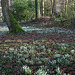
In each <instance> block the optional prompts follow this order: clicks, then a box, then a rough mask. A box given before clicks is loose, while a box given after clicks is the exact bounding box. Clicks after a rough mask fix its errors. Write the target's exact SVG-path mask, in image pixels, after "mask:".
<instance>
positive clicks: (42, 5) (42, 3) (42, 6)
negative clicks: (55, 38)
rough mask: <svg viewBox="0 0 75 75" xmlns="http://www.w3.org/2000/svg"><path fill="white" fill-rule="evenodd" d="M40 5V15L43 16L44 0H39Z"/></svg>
mask: <svg viewBox="0 0 75 75" xmlns="http://www.w3.org/2000/svg"><path fill="white" fill-rule="evenodd" d="M40 7H41V10H40V11H41V16H44V0H41V3H40Z"/></svg>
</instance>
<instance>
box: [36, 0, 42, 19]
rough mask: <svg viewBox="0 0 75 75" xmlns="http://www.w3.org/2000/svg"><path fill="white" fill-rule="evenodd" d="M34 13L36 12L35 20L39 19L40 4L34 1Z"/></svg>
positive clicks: (37, 0)
mask: <svg viewBox="0 0 75 75" xmlns="http://www.w3.org/2000/svg"><path fill="white" fill-rule="evenodd" d="M35 11H36V18H40V17H41V15H40V4H39V0H35Z"/></svg>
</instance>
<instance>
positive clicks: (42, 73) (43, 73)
mask: <svg viewBox="0 0 75 75" xmlns="http://www.w3.org/2000/svg"><path fill="white" fill-rule="evenodd" d="M36 74H37V75H47V72H45V71H44V70H42V69H39V70H38V71H37V72H36Z"/></svg>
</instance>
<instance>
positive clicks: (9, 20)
mask: <svg viewBox="0 0 75 75" xmlns="http://www.w3.org/2000/svg"><path fill="white" fill-rule="evenodd" d="M1 6H2V13H3V16H4V20H5V22H6V24H7V26H8V28H9V31H10V32H14V33H17V32H24V30H23V29H22V28H21V26H20V25H19V24H18V23H17V21H16V20H15V19H14V17H13V16H12V14H11V12H10V10H9V1H8V0H1Z"/></svg>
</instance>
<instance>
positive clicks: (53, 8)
mask: <svg viewBox="0 0 75 75" xmlns="http://www.w3.org/2000/svg"><path fill="white" fill-rule="evenodd" d="M54 13H55V0H53V6H52V16H54Z"/></svg>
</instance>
